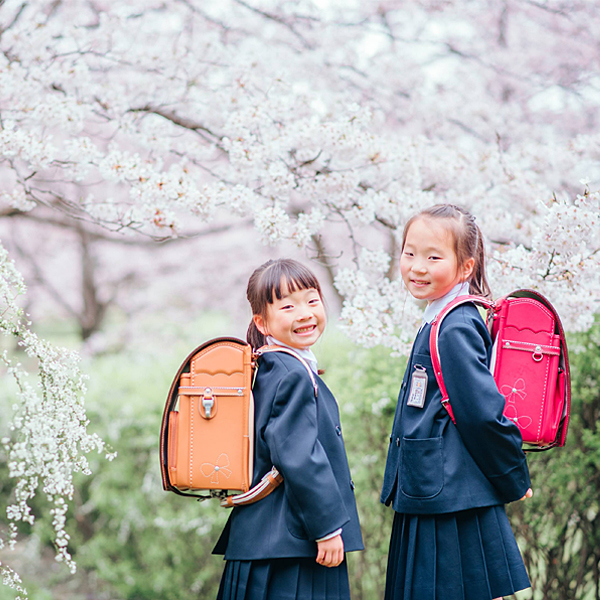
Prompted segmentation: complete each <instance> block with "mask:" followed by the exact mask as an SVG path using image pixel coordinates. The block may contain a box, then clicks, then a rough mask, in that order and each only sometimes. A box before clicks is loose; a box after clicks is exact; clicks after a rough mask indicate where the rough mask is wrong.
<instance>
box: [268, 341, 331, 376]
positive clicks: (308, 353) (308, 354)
mask: <svg viewBox="0 0 600 600" xmlns="http://www.w3.org/2000/svg"><path fill="white" fill-rule="evenodd" d="M267 344H269V346H273V345H275V346H284V347H285V348H289V349H290V350H293V351H294V352H295V353H296V354H297V355H298V356H301V357H302V358H303V359H304V360H305V361H306V362H307V363H308V366H309V367H310V368H311V370H312V371H313V373H316V374H317V375H318V374H319V369H318V367H317V357H316V356H315V355H314V353H313V351H312V350H309V349H308V348H303V349H301V350H299V349H298V348H292V346H288V345H287V344H284V343H283V342H280V341H279V340H278V339H275V338H274V337H273V336H272V335H268V336H267Z"/></svg>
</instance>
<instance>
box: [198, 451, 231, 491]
mask: <svg viewBox="0 0 600 600" xmlns="http://www.w3.org/2000/svg"><path fill="white" fill-rule="evenodd" d="M229 464H230V463H229V456H227V454H225V453H223V454H219V456H218V458H217V461H216V463H215V464H213V463H209V462H205V463H202V464H201V465H200V470H201V471H202V475H204V477H210V482H211V483H216V484H218V483H219V475H221V474H222V475H225V477H227V479H229V477H231V472H232V471H231V469H228V467H229Z"/></svg>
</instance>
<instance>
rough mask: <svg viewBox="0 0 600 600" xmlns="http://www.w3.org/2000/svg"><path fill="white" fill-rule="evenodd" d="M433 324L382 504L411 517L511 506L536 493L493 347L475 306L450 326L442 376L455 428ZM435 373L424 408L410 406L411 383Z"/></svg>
mask: <svg viewBox="0 0 600 600" xmlns="http://www.w3.org/2000/svg"><path fill="white" fill-rule="evenodd" d="M430 331H431V325H430V324H427V325H425V327H423V329H422V330H421V332H420V333H419V334H418V335H417V338H416V339H415V343H414V346H413V350H412V353H411V355H410V358H409V362H408V367H407V369H406V373H405V374H404V380H403V381H402V386H401V388H400V394H399V397H398V405H397V407H396V415H395V417H394V425H393V428H392V435H391V436H390V447H389V451H388V458H387V463H386V468H385V475H384V480H383V489H382V492H381V501H382V502H383V503H385V504H386V505H388V506H389V504H390V503H391V504H392V506H393V508H394V510H396V511H397V512H400V513H409V514H440V513H448V512H455V511H459V510H465V509H469V508H476V507H481V506H493V505H498V504H506V503H507V502H512V501H513V500H518V499H520V498H522V497H523V496H524V495H525V493H526V492H527V490H528V488H529V487H530V485H531V483H530V480H529V471H528V468H527V461H526V458H525V454H524V453H523V450H522V449H521V446H522V438H521V433H520V432H519V430H518V428H517V426H516V425H515V424H514V423H513V422H512V421H510V420H509V419H508V418H506V417H505V416H504V415H503V414H502V412H503V410H504V402H505V400H504V396H502V395H501V394H500V392H499V391H498V388H497V386H496V382H495V381H494V378H493V376H492V374H491V373H490V371H489V364H490V357H491V349H492V340H491V337H490V335H489V332H488V330H487V327H486V325H485V323H484V322H483V319H482V318H481V316H480V315H479V312H478V310H477V308H476V307H475V305H474V304H463V305H461V306H459V307H457V308H455V309H454V310H452V311H451V312H450V313H449V314H448V315H447V316H446V317H445V319H444V320H443V321H442V325H441V327H440V334H439V350H440V360H441V365H442V374H443V377H444V382H445V384H446V389H447V391H448V395H449V397H450V403H451V404H452V409H453V411H454V416H455V419H456V425H454V424H453V423H452V421H451V419H450V416H449V415H448V413H447V411H446V409H445V408H444V407H443V406H442V404H441V392H440V390H439V387H438V385H437V381H436V379H435V375H434V373H433V369H432V366H431V355H430V352H429V333H430ZM415 367H417V370H421V369H422V368H424V369H425V370H426V372H427V391H426V396H425V404H424V407H423V408H417V407H413V406H408V405H407V400H408V395H409V390H410V384H411V376H412V373H413V372H414V371H415V370H416V369H415Z"/></svg>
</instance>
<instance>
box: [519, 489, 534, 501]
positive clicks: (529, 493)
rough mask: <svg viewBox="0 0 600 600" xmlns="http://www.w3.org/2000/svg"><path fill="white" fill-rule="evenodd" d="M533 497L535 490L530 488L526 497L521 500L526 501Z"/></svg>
mask: <svg viewBox="0 0 600 600" xmlns="http://www.w3.org/2000/svg"><path fill="white" fill-rule="evenodd" d="M532 496H533V490H532V489H531V488H529V489H528V490H527V492H526V493H525V495H524V496H523V497H522V498H521V500H526V499H527V498H531V497H532Z"/></svg>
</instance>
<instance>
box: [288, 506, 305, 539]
mask: <svg viewBox="0 0 600 600" xmlns="http://www.w3.org/2000/svg"><path fill="white" fill-rule="evenodd" d="M285 524H286V525H287V529H288V531H289V532H290V533H291V534H292V535H293V536H294V537H295V538H298V539H299V540H308V535H307V534H306V531H305V530H304V527H303V526H302V523H301V522H300V519H299V518H298V516H297V515H296V513H295V512H294V510H293V509H292V507H291V506H290V503H289V502H287V501H286V503H285Z"/></svg>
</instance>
